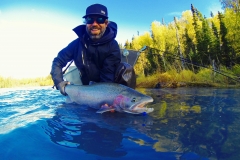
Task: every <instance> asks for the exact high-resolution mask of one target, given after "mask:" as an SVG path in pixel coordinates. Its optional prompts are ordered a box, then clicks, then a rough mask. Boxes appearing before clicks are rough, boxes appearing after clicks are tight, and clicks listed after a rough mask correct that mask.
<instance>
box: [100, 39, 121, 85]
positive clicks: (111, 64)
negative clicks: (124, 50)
mask: <svg viewBox="0 0 240 160" xmlns="http://www.w3.org/2000/svg"><path fill="white" fill-rule="evenodd" d="M109 51H110V53H109V54H108V56H107V57H106V59H105V60H104V62H103V67H102V69H101V70H100V81H101V82H114V76H115V71H116V69H117V67H118V65H119V64H120V62H121V52H120V48H119V45H118V43H117V41H116V40H113V41H112V43H111V44H110V50H109Z"/></svg>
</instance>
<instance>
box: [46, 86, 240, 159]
mask: <svg viewBox="0 0 240 160" xmlns="http://www.w3.org/2000/svg"><path fill="white" fill-rule="evenodd" d="M144 92H145V93H146V94H148V95H151V96H152V97H153V98H154V103H152V104H150V105H149V107H153V108H154V112H153V113H151V114H149V115H148V116H136V115H130V114H122V113H104V114H96V113H95V112H96V110H95V109H91V108H88V107H76V106H75V105H69V104H64V105H62V106H61V107H58V108H57V110H56V114H55V116H54V117H53V118H52V119H50V120H48V121H47V123H48V127H47V128H46V133H47V134H48V135H49V136H50V138H51V140H52V141H53V142H54V143H56V144H58V145H61V146H65V147H71V148H78V149H81V150H84V151H86V152H87V153H90V154H96V155H100V156H105V157H126V156H128V155H129V154H132V153H133V152H134V153H135V152H136V153H137V154H140V153H139V152H141V151H142V150H144V151H145V153H144V154H145V155H147V152H146V147H148V149H149V148H151V152H149V153H148V154H149V155H153V156H154V157H155V158H157V157H158V156H159V155H161V156H163V155H164V156H165V155H168V156H166V157H168V158H169V157H171V158H172V157H174V158H172V159H239V157H240V153H239V152H238V150H239V149H240V145H239V144H240V143H239V142H240V137H239V134H240V132H239V131H240V127H239V123H240V116H239V113H240V105H239V104H240V100H239V98H238V97H239V96H240V90H236V89H235V90H230V89H222V90H221V89H205V88H200V89H199V88H197V89H193V88H189V89H188V88H184V89H181V88H180V89H154V90H145V91H144ZM129 142H133V143H134V144H136V145H135V148H133V149H132V150H130V147H128V145H129ZM133 150H134V151H133ZM146 157H147V156H145V158H146ZM143 158H144V156H143ZM168 158H165V159H168ZM163 159H164V158H163Z"/></svg>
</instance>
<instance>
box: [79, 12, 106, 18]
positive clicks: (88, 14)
mask: <svg viewBox="0 0 240 160" xmlns="http://www.w3.org/2000/svg"><path fill="white" fill-rule="evenodd" d="M90 15H99V16H103V17H106V18H108V16H105V15H102V14H99V13H91V14H86V15H85V16H83V17H82V18H86V17H87V16H90Z"/></svg>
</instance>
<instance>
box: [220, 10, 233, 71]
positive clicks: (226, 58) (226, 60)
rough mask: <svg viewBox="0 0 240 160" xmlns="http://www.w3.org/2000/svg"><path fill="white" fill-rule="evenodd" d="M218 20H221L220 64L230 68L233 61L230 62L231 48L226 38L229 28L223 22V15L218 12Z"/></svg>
mask: <svg viewBox="0 0 240 160" xmlns="http://www.w3.org/2000/svg"><path fill="white" fill-rule="evenodd" d="M218 18H219V22H220V39H221V44H220V46H221V48H220V54H221V55H220V56H221V59H220V62H221V64H223V65H225V66H226V67H230V66H231V64H230V63H231V60H230V57H231V56H230V54H231V48H230V45H229V42H228V40H227V38H226V35H227V28H226V26H225V24H224V21H223V14H222V13H220V12H218Z"/></svg>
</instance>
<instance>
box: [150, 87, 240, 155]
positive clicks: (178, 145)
mask: <svg viewBox="0 0 240 160" xmlns="http://www.w3.org/2000/svg"><path fill="white" fill-rule="evenodd" d="M149 94H151V95H152V96H154V100H155V103H156V104H154V105H155V107H154V108H155V111H154V113H153V114H152V116H153V117H154V123H153V124H154V125H153V126H152V128H151V129H152V132H153V133H157V134H155V135H150V136H151V137H155V138H158V137H160V138H161V139H159V138H158V140H159V142H158V143H160V142H161V141H162V140H163V139H162V137H164V138H165V139H166V138H168V141H167V140H166V143H167V145H166V146H168V151H170V149H172V150H176V151H178V152H181V153H188V152H193V153H196V154H198V155H199V156H200V157H208V158H214V159H231V158H232V157H235V158H236V157H238V158H239V157H240V155H239V154H236V153H237V150H238V149H239V143H238V142H239V140H240V139H239V136H237V137H236V136H235V137H234V139H232V137H233V135H234V134H235V133H236V130H235V133H233V132H232V131H231V129H230V128H236V126H235V125H236V124H235V123H239V115H238V114H236V111H237V112H238V113H239V109H240V108H239V107H240V106H239V104H240V101H239V98H237V97H238V96H239V94H240V92H239V90H229V89H222V90H221V89H220V90H219V89H204V88H201V89H199V88H197V89H193V88H191V89H186V88H185V89H163V90H151V93H149ZM151 107H153V106H151ZM233 110H235V112H233ZM163 124H165V128H164V127H163ZM159 126H162V127H159ZM233 126H234V127H233ZM237 128H239V127H237ZM237 133H238V134H239V131H238V132H237ZM230 135H231V136H230ZM170 140H172V141H170ZM233 140H237V142H236V141H233ZM156 146H157V148H156V150H158V151H164V148H163V146H161V145H157V144H156ZM170 146H172V148H169V147H170ZM228 147H230V148H231V149H229V148H228ZM166 148H167V147H165V149H166ZM183 156H185V155H183ZM233 159H234V158H233Z"/></svg>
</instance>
